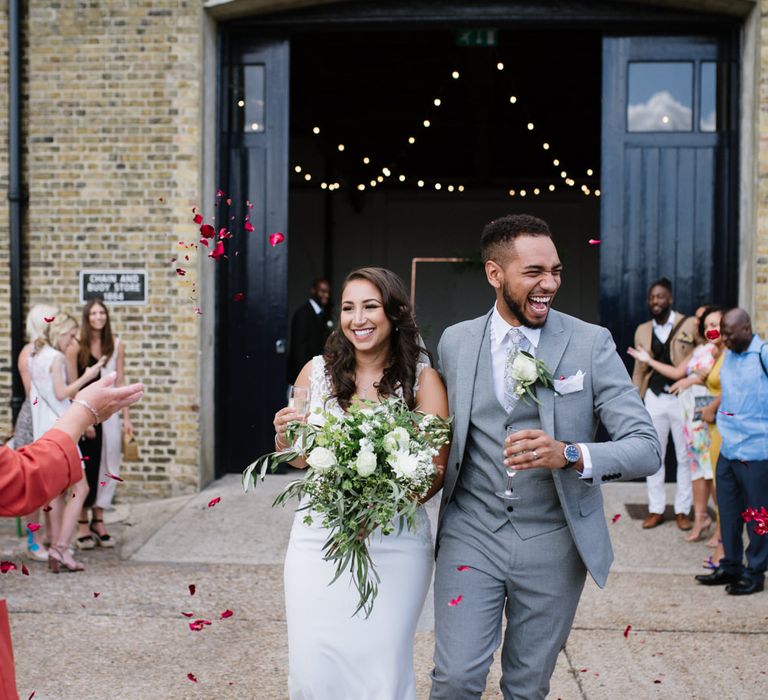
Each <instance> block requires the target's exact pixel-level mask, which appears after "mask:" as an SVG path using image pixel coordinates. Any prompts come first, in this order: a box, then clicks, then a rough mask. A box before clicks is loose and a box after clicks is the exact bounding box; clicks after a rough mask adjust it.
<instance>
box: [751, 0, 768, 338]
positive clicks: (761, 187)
mask: <svg viewBox="0 0 768 700" xmlns="http://www.w3.org/2000/svg"><path fill="white" fill-rule="evenodd" d="M760 9H761V18H760V45H759V46H758V48H757V51H758V52H759V55H760V72H759V76H758V81H757V82H758V93H757V95H756V100H757V102H758V109H759V117H758V138H759V144H756V148H755V151H756V154H757V159H758V162H757V172H758V180H757V202H755V206H756V207H757V216H756V222H757V225H756V231H755V233H754V235H755V239H754V248H753V250H754V257H755V262H754V264H755V291H754V299H755V303H754V306H755V311H754V319H753V320H754V322H755V324H754V325H755V330H756V331H757V332H758V333H760V335H761V336H762V337H763V338H768V0H762V2H761V6H760Z"/></svg>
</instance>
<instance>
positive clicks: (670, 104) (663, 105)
mask: <svg viewBox="0 0 768 700" xmlns="http://www.w3.org/2000/svg"><path fill="white" fill-rule="evenodd" d="M627 112H628V117H629V130H630V131H690V130H691V126H692V123H693V116H692V113H691V108H690V107H686V106H685V105H684V104H681V103H680V102H678V101H677V100H676V99H675V98H674V97H673V96H672V94H671V93H670V92H669V91H668V90H661V91H660V92H657V93H656V94H655V95H652V96H651V97H650V98H649V99H648V102H645V103H640V104H635V105H629V108H628V110H627Z"/></svg>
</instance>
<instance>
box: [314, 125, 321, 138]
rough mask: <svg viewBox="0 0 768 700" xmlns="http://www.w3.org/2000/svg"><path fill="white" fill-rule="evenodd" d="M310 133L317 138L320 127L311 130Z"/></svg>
mask: <svg viewBox="0 0 768 700" xmlns="http://www.w3.org/2000/svg"><path fill="white" fill-rule="evenodd" d="M312 133H313V134H314V135H315V136H317V135H318V134H319V133H320V127H319V126H316V127H314V128H313V129H312Z"/></svg>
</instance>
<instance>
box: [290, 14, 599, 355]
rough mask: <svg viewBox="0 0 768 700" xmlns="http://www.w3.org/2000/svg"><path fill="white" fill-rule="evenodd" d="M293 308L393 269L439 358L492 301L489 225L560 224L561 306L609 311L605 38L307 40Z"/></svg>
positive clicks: (296, 59)
mask: <svg viewBox="0 0 768 700" xmlns="http://www.w3.org/2000/svg"><path fill="white" fill-rule="evenodd" d="M290 84H291V128H290V187H289V222H290V227H289V230H290V240H289V242H290V245H289V252H288V256H289V257H288V306H289V312H291V313H292V312H293V310H295V309H296V308H298V307H299V306H300V305H302V304H304V303H305V302H306V298H307V292H308V290H309V287H310V284H311V281H312V279H314V278H315V277H319V276H327V277H329V278H330V279H331V281H332V282H333V284H334V285H335V289H334V292H335V293H336V294H337V293H338V285H339V284H340V283H341V281H342V280H343V278H344V276H345V275H346V274H347V272H349V271H350V270H352V269H354V268H356V267H360V266H363V265H380V266H384V267H389V268H390V269H392V270H394V271H395V272H397V273H398V274H399V275H400V276H401V277H402V278H403V279H404V281H405V282H406V285H409V286H410V284H411V277H412V267H413V266H412V260H413V258H460V259H462V260H464V262H462V263H446V264H441V263H435V264H423V265H418V266H417V267H416V274H417V277H418V284H417V287H416V296H415V302H416V312H417V318H418V321H419V324H420V327H421V328H422V330H423V332H424V336H425V341H426V343H427V345H428V347H429V348H430V350H433V351H434V350H435V347H436V344H437V340H438V339H439V337H440V334H441V333H442V331H443V329H444V328H445V327H446V326H448V325H450V324H451V323H455V322H457V321H460V320H462V319H466V318H471V317H474V316H477V315H479V314H481V313H484V312H485V311H487V309H488V308H490V305H491V303H492V299H493V297H492V294H491V292H490V289H489V288H488V286H487V284H486V282H485V278H484V274H483V272H482V269H481V267H480V264H479V254H478V249H479V236H480V231H481V229H482V227H483V225H484V224H485V223H487V222H488V221H490V220H491V219H493V218H496V217H499V216H503V215H505V214H509V213H523V212H525V213H530V214H534V215H536V216H540V217H541V218H543V219H545V220H547V221H548V222H549V224H550V227H551V228H552V231H553V233H554V236H555V241H556V243H557V246H558V249H559V252H560V256H561V259H562V260H563V263H564V266H565V274H564V281H563V287H562V288H561V291H560V292H559V294H558V297H557V299H556V300H555V304H554V306H555V308H557V309H559V310H561V311H564V312H566V313H571V314H574V315H577V316H579V317H580V318H583V319H584V320H587V321H597V319H598V312H599V309H598V307H599V291H600V279H599V277H600V273H599V270H600V264H599V257H598V256H599V247H598V246H596V245H590V243H589V241H590V239H593V240H594V239H599V238H600V235H599V231H600V192H599V187H600V185H599V182H600V179H599V178H600V173H599V170H598V169H599V164H600V120H601V36H600V34H599V33H597V32H591V31H551V30H550V31H530V30H525V31H522V30H488V31H485V30H471V31H465V30H462V31H457V30H452V29H445V30H433V29H430V30H418V31H417V30H413V31H358V32H351V31H346V32H321V33H320V32H318V33H314V32H313V33H306V34H296V35H294V36H292V38H291V78H290Z"/></svg>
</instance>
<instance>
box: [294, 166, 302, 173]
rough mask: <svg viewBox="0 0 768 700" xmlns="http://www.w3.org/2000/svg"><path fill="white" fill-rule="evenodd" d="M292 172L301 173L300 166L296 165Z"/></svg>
mask: <svg viewBox="0 0 768 700" xmlns="http://www.w3.org/2000/svg"><path fill="white" fill-rule="evenodd" d="M294 171H295V172H297V173H300V172H301V166H300V165H297V166H296V167H295V168H294Z"/></svg>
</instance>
